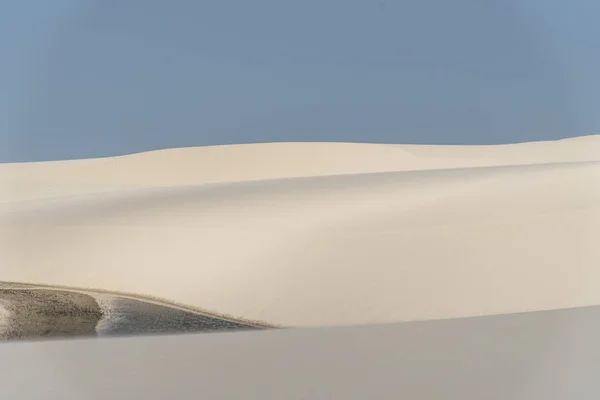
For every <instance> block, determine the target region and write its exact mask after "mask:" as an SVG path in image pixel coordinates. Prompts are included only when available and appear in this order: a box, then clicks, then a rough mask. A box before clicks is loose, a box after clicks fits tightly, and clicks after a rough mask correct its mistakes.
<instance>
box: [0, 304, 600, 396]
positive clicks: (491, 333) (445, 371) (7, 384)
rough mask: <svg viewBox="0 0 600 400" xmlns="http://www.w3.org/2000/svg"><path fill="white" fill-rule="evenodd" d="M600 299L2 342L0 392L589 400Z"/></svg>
mask: <svg viewBox="0 0 600 400" xmlns="http://www.w3.org/2000/svg"><path fill="white" fill-rule="evenodd" d="M598 337H600V307H585V308H575V309H569V310H553V311H540V312H533V313H523V314H511V315H501V316H486V317H475V318H464V319H452V320H438V321H426V322H415V323H410V322H409V323H399V324H386V325H372V326H360V327H343V328H339V327H338V328H312V329H284V330H268V331H263V332H238V333H235V334H229V333H216V334H211V335H177V336H162V337H142V338H117V339H112V340H102V339H100V340H73V341H56V342H54V341H53V342H38V343H35V342H34V343H16V344H11V345H7V344H0V359H1V360H2V362H1V363H0V398H2V399H24V400H25V399H31V400H33V399H44V400H80V399H94V400H95V399H123V400H125V399H126V400H130V399H149V400H163V399H169V398H172V399H181V400H184V399H194V400H195V399H198V398H206V399H248V400H249V399H252V400H270V399H276V400H280V399H286V400H287V399H289V400H306V399H310V400H364V399H427V400H449V399H451V400H455V399H456V400H481V399H486V400H574V399H576V400H597V399H598V398H600V380H598V365H599V363H600V344H599V343H598Z"/></svg>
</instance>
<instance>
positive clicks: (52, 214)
mask: <svg viewBox="0 0 600 400" xmlns="http://www.w3.org/2000/svg"><path fill="white" fill-rule="evenodd" d="M294 148H297V153H296V152H294ZM244 149H245V150H244ZM242 150H244V151H245V152H244V151H242ZM284 150H285V151H284ZM596 150H600V137H589V138H586V139H585V140H583V139H570V140H563V141H558V142H541V143H525V144H518V145H506V146H472V147H467V146H463V147H452V146H449V147H444V146H395V145H362V144H266V145H248V146H216V147H215V148H198V149H177V150H169V151H163V152H155V153H144V154H136V155H132V156H126V157H117V158H112V159H98V160H82V161H69V162H54V163H33V164H5V165H3V166H2V168H3V169H0V176H1V177H2V182H3V184H4V185H5V186H4V187H3V188H4V192H3V193H4V197H3V198H2V199H3V202H4V203H3V205H2V207H1V208H0V254H2V263H1V265H0V276H1V277H2V278H1V280H4V281H15V282H28V283H35V284H48V285H67V286H73V287H81V288H96V289H105V290H114V291H121V292H127V293H139V294H143V295H150V296H156V297H159V298H166V299H169V300H172V301H175V302H179V303H182V304H185V305H189V306H193V307H197V308H200V309H203V310H208V311H211V312H215V313H219V314H223V315H228V316H231V317H234V318H239V319H246V320H255V321H263V322H266V323H269V324H275V325H283V326H312V325H339V324H362V323H375V322H397V321H408V320H424V319H438V318H450V317H459V316H472V315H487V314H497V313H512V312H519V311H530V310H541V309H555V308H567V307H575V306H583V305H592V304H600V246H598V245H597V238H598V237H600V185H598V184H597V182H600V151H596ZM286 151H287V153H286ZM210 152H217V153H218V152H222V153H221V155H220V156H218V157H217V156H216V155H215V156H214V160H212V161H210V163H211V164H212V165H217V161H216V160H219V162H220V164H218V165H219V166H218V167H215V169H214V170H213V172H212V174H211V172H210V171H209V170H202V169H201V168H199V169H194V168H192V167H191V165H192V164H194V162H199V161H197V159H198V158H202V157H203V156H206V154H208V153H210ZM227 152H230V153H229V156H226V154H227ZM269 152H271V153H269ZM319 152H321V153H319ZM336 152H337V153H336ZM316 153H319V154H321V158H319V159H318V161H317V164H316V165H315V164H310V160H309V159H305V160H304V163H303V162H302V159H303V158H305V156H306V157H308V154H313V155H314V154H316ZM174 154H179V156H181V160H180V163H178V162H177V161H176V160H177V158H178V157H177V156H175V155H174ZM240 154H241V155H243V157H242V156H240ZM257 154H263V155H265V154H275V155H276V156H273V158H271V159H269V160H263V161H264V162H263V163H262V164H261V163H258V161H257V160H256V158H253V157H255V156H256V155H257ZM282 154H283V155H282ZM171 155H173V157H172V158H171ZM184 155H187V156H188V158H185V157H184ZM234 155H235V157H234ZM206 157H208V156H206ZM228 157H229V158H228ZM256 157H257V158H259V159H260V157H258V156H256ZM208 158H210V157H208ZM161 159H162V161H159V160H161ZM167 159H168V160H169V161H168V162H167V161H165V160H167ZM336 160H337V161H336ZM88 162H89V163H90V164H89V165H92V164H93V163H96V167H97V169H94V168H91V169H90V170H89V171H88V173H87V174H86V172H85V171H86V170H85V168H83V167H81V166H82V165H85V163H88ZM103 163H104V164H103ZM110 163H115V165H116V164H120V167H119V168H122V171H123V173H122V174H120V175H119V174H117V172H116V171H117V169H116V167H114V170H113V169H111V168H112V167H110V166H109V164H110ZM257 163H258V164H257ZM77 164H79V167H77ZM167 164H172V165H170V167H169V168H166V167H165V168H166V169H164V170H161V168H162V167H161V166H165V165H167ZM101 165H103V166H101ZM198 165H201V164H197V166H198ZM128 166H131V168H129V167H128ZM252 166H253V167H252ZM277 166H278V168H275V167H277ZM80 167H81V168H80ZM252 168H254V169H252ZM178 169H179V170H180V171H185V172H186V173H185V174H178V173H177V170H178ZM34 170H35V171H36V172H35V173H34V172H31V171H34ZM93 171H95V172H94V173H92V172H93ZM102 171H103V172H102ZM144 171H145V172H144ZM159 171H163V172H164V175H161V174H160V173H158V172H159ZM96 172H97V173H98V175H96V174H95V173H96ZM28 174H29V175H28ZM171 174H172V175H171ZM22 176H28V177H29V178H30V180H29V181H28V182H27V183H24V184H23V185H22V186H21V188H26V189H23V190H22V191H20V192H19V191H16V190H12V189H14V187H15V186H10V185H7V182H11V180H12V181H13V182H16V181H17V178H18V177H22ZM32 177H36V179H39V180H37V181H36V179H34V178H32ZM84 177H85V179H84ZM175 177H177V178H175ZM171 178H173V179H171ZM84 181H85V182H84ZM27 185H29V186H27ZM61 185H62V186H61ZM7 188H9V189H7ZM48 188H59V189H57V192H55V193H54V194H53V195H50V194H49V192H48V190H47V189H48ZM67 194H68V195H67ZM25 200H27V201H25Z"/></svg>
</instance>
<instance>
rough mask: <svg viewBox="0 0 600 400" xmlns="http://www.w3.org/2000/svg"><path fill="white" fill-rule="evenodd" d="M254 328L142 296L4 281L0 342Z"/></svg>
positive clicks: (0, 292)
mask: <svg viewBox="0 0 600 400" xmlns="http://www.w3.org/2000/svg"><path fill="white" fill-rule="evenodd" d="M99 299H101V300H99ZM253 329H261V328H258V327H255V326H251V325H247V324H244V323H241V322H234V321H228V320H225V319H222V318H217V317H214V316H210V315H204V314H201V313H196V312H193V311H188V310H182V309H179V308H176V307H173V306H170V305H167V304H164V305H163V304H156V303H155V302H149V301H146V300H144V299H141V298H140V299H133V298H127V297H123V296H119V295H112V294H106V293H103V294H102V295H99V294H95V293H93V292H90V294H86V293H80V292H75V291H70V290H67V289H64V290H63V289H52V288H39V287H33V286H27V285H19V284H15V285H12V284H8V283H2V284H0V340H13V339H29V340H31V339H35V340H37V339H44V338H57V337H64V338H67V337H78V336H96V335H98V336H129V335H148V334H175V333H192V332H217V331H232V330H253Z"/></svg>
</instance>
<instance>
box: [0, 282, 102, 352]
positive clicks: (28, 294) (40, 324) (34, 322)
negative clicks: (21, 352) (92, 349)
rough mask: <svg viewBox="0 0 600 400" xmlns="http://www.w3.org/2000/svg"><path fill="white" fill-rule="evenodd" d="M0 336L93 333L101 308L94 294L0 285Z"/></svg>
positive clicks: (35, 337)
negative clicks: (1, 315) (0, 311)
mask: <svg viewBox="0 0 600 400" xmlns="http://www.w3.org/2000/svg"><path fill="white" fill-rule="evenodd" d="M0 302H1V304H2V308H3V309H4V310H5V314H6V315H4V318H3V319H4V321H3V323H2V324H0V340H9V339H39V338H41V337H61V336H94V335H96V324H97V323H98V321H99V320H100V319H101V318H102V311H101V310H100V307H99V306H98V303H97V302H96V300H94V298H93V297H91V296H89V295H87V294H83V293H75V292H69V291H60V290H48V289H35V290H27V289H0Z"/></svg>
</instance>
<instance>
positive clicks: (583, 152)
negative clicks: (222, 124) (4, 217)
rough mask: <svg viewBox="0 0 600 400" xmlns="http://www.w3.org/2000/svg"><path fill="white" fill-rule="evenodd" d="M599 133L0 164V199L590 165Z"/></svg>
mask: <svg viewBox="0 0 600 400" xmlns="http://www.w3.org/2000/svg"><path fill="white" fill-rule="evenodd" d="M599 154H600V135H593V136H586V137H582V138H570V139H565V140H560V141H554V142H534V143H519V144H511V145H501V146H423V145H381V144H362V143H265V144H248V145H226V146H207V147H196V148H180V149H168V150H160V151H151V152H146V153H139V154H132V155H128V156H122V157H107V158H98V159H87V160H73V161H55V162H39V163H15V164H0V194H1V195H0V201H1V202H7V201H18V200H27V199H37V198H48V197H56V196H62V195H73V194H81V193H98V192H103V191H112V190H120V189H128V188H141V187H157V186H159V187H172V186H181V185H196V184H204V183H218V182H236V181H249V180H262V179H279V178H292V177H310V176H324V175H341V174H356V173H369V172H389V171H414V170H430V169H445V168H468V167H484V166H500V165H520V164H540V163H556V162H573V161H578V162H579V161H595V160H597V159H598V157H599V156H598V155H599Z"/></svg>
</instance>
